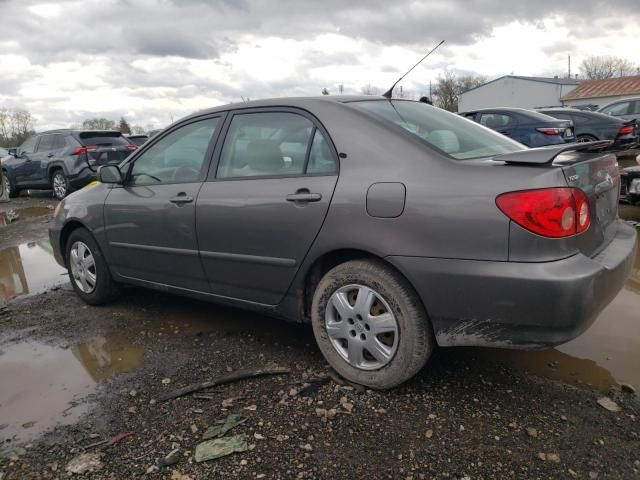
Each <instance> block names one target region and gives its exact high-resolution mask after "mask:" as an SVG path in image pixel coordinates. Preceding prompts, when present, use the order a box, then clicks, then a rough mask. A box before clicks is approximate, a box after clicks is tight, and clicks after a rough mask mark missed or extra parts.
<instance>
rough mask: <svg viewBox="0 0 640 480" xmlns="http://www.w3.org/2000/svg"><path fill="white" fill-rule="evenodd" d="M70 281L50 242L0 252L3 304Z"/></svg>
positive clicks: (38, 242)
mask: <svg viewBox="0 0 640 480" xmlns="http://www.w3.org/2000/svg"><path fill="white" fill-rule="evenodd" d="M68 281H69V278H68V277H67V275H66V270H65V269H63V268H62V267H61V266H60V265H58V263H57V262H56V261H55V259H54V258H53V251H52V248H51V244H50V243H49V241H48V240H40V241H37V242H29V243H24V244H22V245H19V246H17V247H9V248H5V249H4V250H0V304H3V303H6V302H7V301H9V300H11V299H13V298H15V297H17V296H20V295H28V294H33V293H39V292H43V291H45V290H47V289H49V288H51V287H54V286H56V285H60V284H62V283H66V282H68Z"/></svg>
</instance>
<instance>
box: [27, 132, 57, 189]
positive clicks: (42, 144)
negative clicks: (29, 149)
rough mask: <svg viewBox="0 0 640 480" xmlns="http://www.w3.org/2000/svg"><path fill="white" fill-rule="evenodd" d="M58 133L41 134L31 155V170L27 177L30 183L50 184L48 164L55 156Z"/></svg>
mask: <svg viewBox="0 0 640 480" xmlns="http://www.w3.org/2000/svg"><path fill="white" fill-rule="evenodd" d="M57 136H59V135H56V134H44V135H41V136H40V141H39V142H38V147H37V148H36V151H35V152H34V153H33V154H32V155H31V156H30V163H29V171H28V174H27V175H28V176H27V178H26V180H27V182H28V183H29V185H43V184H48V183H49V179H48V178H47V164H48V162H49V161H50V159H51V157H52V156H53V150H54V149H55V141H56V137H57Z"/></svg>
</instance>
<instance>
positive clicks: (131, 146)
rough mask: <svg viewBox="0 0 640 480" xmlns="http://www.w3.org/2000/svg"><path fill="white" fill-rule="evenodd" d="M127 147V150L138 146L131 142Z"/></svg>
mask: <svg viewBox="0 0 640 480" xmlns="http://www.w3.org/2000/svg"><path fill="white" fill-rule="evenodd" d="M127 148H128V149H129V150H135V149H137V148H138V146H137V145H134V144H133V143H132V144H131V145H127Z"/></svg>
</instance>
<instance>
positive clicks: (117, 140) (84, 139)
mask: <svg viewBox="0 0 640 480" xmlns="http://www.w3.org/2000/svg"><path fill="white" fill-rule="evenodd" d="M78 137H80V142H81V143H82V144H83V145H85V146H87V145H98V146H101V145H103V146H107V147H111V146H118V145H129V144H130V142H129V141H128V140H127V139H126V138H125V137H123V136H122V134H121V133H120V132H82V133H80V134H79V135H78Z"/></svg>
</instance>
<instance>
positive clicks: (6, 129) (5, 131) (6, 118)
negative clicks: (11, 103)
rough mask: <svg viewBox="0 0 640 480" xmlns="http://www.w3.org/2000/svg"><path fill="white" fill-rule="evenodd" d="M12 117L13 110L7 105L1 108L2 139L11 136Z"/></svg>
mask: <svg viewBox="0 0 640 480" xmlns="http://www.w3.org/2000/svg"><path fill="white" fill-rule="evenodd" d="M10 118H11V112H10V111H9V109H8V108H5V107H2V108H0V138H1V139H8V138H9V133H10V130H11V127H10V124H11V122H10Z"/></svg>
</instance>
